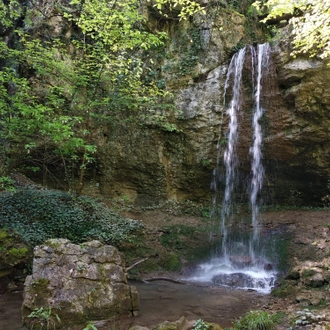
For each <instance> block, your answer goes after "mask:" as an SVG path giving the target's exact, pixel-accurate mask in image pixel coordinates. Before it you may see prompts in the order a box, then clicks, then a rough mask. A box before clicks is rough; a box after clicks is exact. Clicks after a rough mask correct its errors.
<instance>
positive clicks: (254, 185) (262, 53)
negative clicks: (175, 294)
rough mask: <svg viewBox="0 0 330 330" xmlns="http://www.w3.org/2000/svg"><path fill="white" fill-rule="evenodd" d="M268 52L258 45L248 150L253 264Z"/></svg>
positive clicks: (257, 238)
mask: <svg viewBox="0 0 330 330" xmlns="http://www.w3.org/2000/svg"><path fill="white" fill-rule="evenodd" d="M269 52H270V47H269V44H262V45H258V62H257V85H256V91H255V96H254V100H255V105H254V111H253V120H252V127H253V145H252V147H251V148H250V154H251V155H252V165H251V172H252V180H251V192H250V205H251V212H252V227H253V237H252V239H251V240H250V256H251V258H252V260H253V262H255V259H256V256H255V246H257V245H258V243H259V230H260V229H259V221H258V215H259V201H258V194H259V192H260V190H261V188H262V184H263V177H264V168H263V165H262V162H261V159H262V152H261V145H262V131H261V125H260V119H261V117H262V115H263V112H264V109H263V107H262V106H261V103H260V96H261V89H262V84H261V79H262V74H263V68H264V67H267V64H268V58H269ZM254 57H255V53H252V59H254ZM252 61H253V60H252ZM252 67H253V62H252ZM253 73H254V72H253Z"/></svg>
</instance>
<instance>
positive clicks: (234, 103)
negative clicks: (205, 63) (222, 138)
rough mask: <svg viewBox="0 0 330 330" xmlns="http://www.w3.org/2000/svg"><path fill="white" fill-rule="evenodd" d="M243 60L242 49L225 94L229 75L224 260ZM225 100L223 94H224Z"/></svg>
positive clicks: (229, 75) (234, 60) (230, 73)
mask: <svg viewBox="0 0 330 330" xmlns="http://www.w3.org/2000/svg"><path fill="white" fill-rule="evenodd" d="M244 58H245V48H242V49H241V50H240V51H239V52H238V53H237V54H235V55H234V56H233V58H232V60H231V63H230V65H229V69H228V74H227V79H226V84H225V93H226V92H227V88H228V86H229V79H230V78H231V75H232V74H233V75H234V84H233V96H232V99H231V101H230V103H229V107H228V108H227V110H226V114H227V115H228V117H229V125H228V129H229V133H228V137H227V140H228V141H227V148H226V150H225V152H224V157H223V159H224V164H225V167H226V183H225V193H224V198H223V203H222V211H221V232H222V236H223V238H222V253H223V257H224V258H225V259H228V251H227V238H228V231H227V218H228V216H229V215H230V213H231V207H232V192H233V188H234V183H235V176H236V173H235V172H236V167H237V154H236V146H237V140H238V133H237V130H238V123H237V113H238V111H239V110H240V94H241V81H242V71H243V64H244ZM224 100H225V94H224Z"/></svg>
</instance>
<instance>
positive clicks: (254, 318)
mask: <svg viewBox="0 0 330 330" xmlns="http://www.w3.org/2000/svg"><path fill="white" fill-rule="evenodd" d="M274 327H275V321H274V317H273V316H272V315H270V314H268V313H267V312H264V311H250V312H248V313H246V314H245V315H243V316H242V317H240V318H239V319H238V320H237V321H236V322H235V323H234V327H233V330H272V329H274Z"/></svg>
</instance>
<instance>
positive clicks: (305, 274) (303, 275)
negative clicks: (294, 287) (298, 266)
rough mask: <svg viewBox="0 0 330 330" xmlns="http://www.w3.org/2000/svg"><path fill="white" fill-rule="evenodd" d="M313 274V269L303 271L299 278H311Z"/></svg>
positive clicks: (314, 272)
mask: <svg viewBox="0 0 330 330" xmlns="http://www.w3.org/2000/svg"><path fill="white" fill-rule="evenodd" d="M315 274H316V271H315V270H314V269H304V270H303V272H302V274H301V277H302V278H307V277H311V276H313V275H315Z"/></svg>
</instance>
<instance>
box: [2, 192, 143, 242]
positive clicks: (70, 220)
mask: <svg viewBox="0 0 330 330" xmlns="http://www.w3.org/2000/svg"><path fill="white" fill-rule="evenodd" d="M0 226H1V227H4V228H8V229H12V230H14V231H15V232H16V233H18V234H20V235H21V236H22V237H23V239H24V240H25V242H26V243H27V244H29V245H30V246H35V245H38V244H42V243H43V242H44V241H46V240H47V239H49V238H67V239H69V240H70V241H71V242H73V243H81V242H85V241H88V240H92V239H97V240H100V241H101V242H103V243H105V244H112V245H115V246H118V245H120V243H121V241H123V240H124V241H126V242H127V241H133V240H134V237H135V236H134V234H135V233H136V231H138V230H141V229H142V228H143V225H142V224H141V223H140V222H139V221H136V220H132V219H127V218H122V217H121V216H119V215H118V214H117V213H115V212H113V211H112V210H110V209H109V208H107V207H106V205H105V204H103V203H101V202H100V201H98V200H96V199H93V198H89V197H84V196H81V197H75V196H73V195H71V194H69V193H64V192H60V191H52V190H36V189H26V190H21V191H17V192H16V193H13V194H10V193H6V194H2V195H1V196H0Z"/></svg>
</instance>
